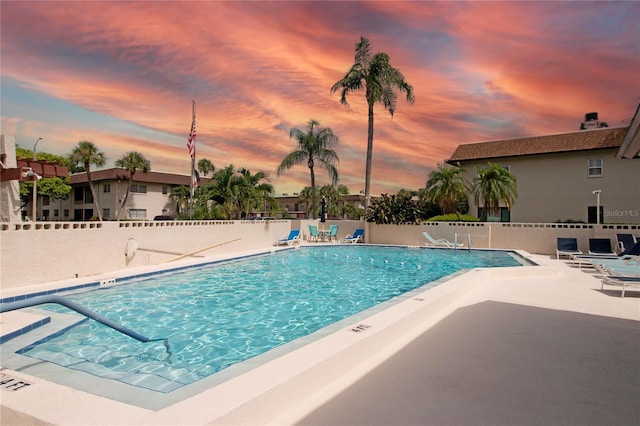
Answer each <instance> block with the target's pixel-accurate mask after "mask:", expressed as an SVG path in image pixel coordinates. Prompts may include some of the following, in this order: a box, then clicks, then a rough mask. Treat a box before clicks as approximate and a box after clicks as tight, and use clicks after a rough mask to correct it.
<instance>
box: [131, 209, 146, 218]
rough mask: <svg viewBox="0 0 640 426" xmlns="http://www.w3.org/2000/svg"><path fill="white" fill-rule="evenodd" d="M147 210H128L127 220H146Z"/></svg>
mask: <svg viewBox="0 0 640 426" xmlns="http://www.w3.org/2000/svg"><path fill="white" fill-rule="evenodd" d="M146 218H147V209H129V219H146Z"/></svg>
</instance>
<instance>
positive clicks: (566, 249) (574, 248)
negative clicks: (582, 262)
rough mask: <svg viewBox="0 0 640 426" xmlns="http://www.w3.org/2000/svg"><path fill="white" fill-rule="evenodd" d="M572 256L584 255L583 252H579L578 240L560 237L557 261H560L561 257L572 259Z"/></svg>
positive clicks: (557, 246)
mask: <svg viewBox="0 0 640 426" xmlns="http://www.w3.org/2000/svg"><path fill="white" fill-rule="evenodd" d="M572 254H582V252H581V251H580V250H578V239H577V238H566V237H558V242H557V245H556V259H560V256H569V257H570V256H571V255H572Z"/></svg>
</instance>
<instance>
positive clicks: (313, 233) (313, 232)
mask: <svg viewBox="0 0 640 426" xmlns="http://www.w3.org/2000/svg"><path fill="white" fill-rule="evenodd" d="M319 240H320V233H319V232H318V227H317V226H316V225H309V237H308V238H307V241H309V242H311V241H315V242H316V243H317V242H318V241H319Z"/></svg>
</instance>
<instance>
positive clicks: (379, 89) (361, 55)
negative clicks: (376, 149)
mask: <svg viewBox="0 0 640 426" xmlns="http://www.w3.org/2000/svg"><path fill="white" fill-rule="evenodd" d="M354 61H355V62H354V64H353V65H352V66H351V69H350V70H349V71H347V74H346V75H345V76H344V77H343V78H342V79H341V80H338V81H337V82H336V83H335V84H334V85H333V86H332V87H331V93H334V92H335V91H337V90H341V93H340V103H342V104H343V105H348V103H347V95H348V94H349V93H350V92H353V91H357V90H360V89H362V88H363V87H364V89H365V98H366V100H367V104H368V106H369V126H368V130H367V163H366V171H365V187H364V210H365V212H366V211H367V208H368V207H369V200H370V198H371V162H372V157H373V106H374V105H375V104H376V102H381V103H382V104H383V105H384V108H385V109H386V110H388V111H389V113H390V114H391V116H392V117H393V114H394V112H395V110H396V104H397V101H398V97H397V95H396V93H395V91H394V89H398V90H400V91H401V92H405V93H406V95H407V101H408V102H409V103H411V104H413V102H414V101H415V97H414V95H413V87H412V86H411V85H410V84H409V83H407V82H406V81H405V79H404V76H403V75H402V73H401V72H400V71H399V70H397V69H396V68H394V67H392V66H391V64H390V63H389V55H387V54H386V53H383V52H379V53H376V54H375V55H372V54H371V46H370V44H369V40H368V39H366V38H364V37H360V42H359V43H357V44H356V46H355V57H354Z"/></svg>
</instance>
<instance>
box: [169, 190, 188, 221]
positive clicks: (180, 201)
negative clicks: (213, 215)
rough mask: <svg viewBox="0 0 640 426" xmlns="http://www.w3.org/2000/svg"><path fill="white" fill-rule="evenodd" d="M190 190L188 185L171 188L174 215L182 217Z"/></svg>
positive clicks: (186, 207) (186, 206)
mask: <svg viewBox="0 0 640 426" xmlns="http://www.w3.org/2000/svg"><path fill="white" fill-rule="evenodd" d="M190 194H191V191H190V189H189V187H188V186H184V185H180V186H174V187H173V188H171V198H172V199H173V200H174V201H175V202H176V215H177V216H178V217H183V216H184V215H185V214H186V211H187V209H188V203H189V195H190Z"/></svg>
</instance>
